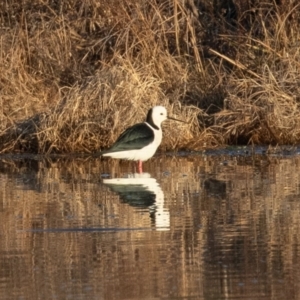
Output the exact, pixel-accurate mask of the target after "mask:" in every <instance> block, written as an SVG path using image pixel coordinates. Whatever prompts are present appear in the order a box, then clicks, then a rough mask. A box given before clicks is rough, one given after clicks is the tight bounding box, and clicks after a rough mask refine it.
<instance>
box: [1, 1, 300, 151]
mask: <svg viewBox="0 0 300 300" xmlns="http://www.w3.org/2000/svg"><path fill="white" fill-rule="evenodd" d="M0 6H1V7H0V22H1V28H0V30H1V48H0V68H1V73H0V90H1V98H0V99H1V106H0V108H1V110H0V120H1V123H0V152H25V151H26V152H35V153H68V152H94V151H97V150H98V149H100V148H104V147H107V146H109V145H110V144H111V143H112V142H113V140H114V139H115V138H116V137H117V135H118V134H119V133H120V132H121V131H122V130H123V129H124V128H125V127H127V126H129V125H131V124H133V123H135V122H140V121H142V120H143V119H144V117H145V113H146V111H147V110H148V109H149V108H150V107H151V106H153V105H157V104H162V105H165V106H166V107H167V109H168V111H169V113H170V114H172V115H176V116H177V117H179V118H182V119H186V120H187V121H188V122H189V123H188V124H186V125H184V124H177V123H176V124H172V125H170V123H166V124H165V127H166V128H165V129H166V134H165V138H164V143H163V145H162V148H164V149H175V148H185V149H199V148H203V147H218V146H221V145H226V144H236V143H239V144H247V143H253V144H257V143H259V144H266V143H268V144H269V143H271V144H297V143H299V140H300V133H299V132H300V125H299V109H298V102H299V101H298V100H299V96H298V95H299V91H298V89H299V75H298V74H299V50H298V49H299V45H298V43H299V40H300V39H299V32H300V30H299V29H300V21H299V20H300V18H299V14H300V4H298V3H297V1H293V0H285V1H284V0H282V1H281V2H280V3H279V2H278V1H277V3H275V2H274V1H271V0H268V1H264V2H260V1H254V2H249V1H246V0H243V1H233V0H232V1H229V0H228V1H223V2H220V3H219V2H216V1H204V0H203V1H192V0H189V1H180V0H172V1H171V0H165V1H159V0H156V1H154V0H151V1H142V0H141V1H133V0H125V1H124V0H122V1H121V0H114V1H101V2H99V1H96V0H87V1H79V0H71V1H68V2H53V1H50V0H46V1H41V0H35V1H29V0H27V1H26V0H24V1H22V2H20V1H17V0H12V1H9V2H5V3H1V4H0Z"/></svg>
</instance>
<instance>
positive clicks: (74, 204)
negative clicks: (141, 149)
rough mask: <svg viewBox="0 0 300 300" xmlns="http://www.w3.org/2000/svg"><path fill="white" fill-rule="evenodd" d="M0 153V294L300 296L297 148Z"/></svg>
mask: <svg viewBox="0 0 300 300" xmlns="http://www.w3.org/2000/svg"><path fill="white" fill-rule="evenodd" d="M144 171H145V172H146V173H143V174H142V175H138V174H134V169H133V165H132V163H131V162H122V163H120V162H119V161H112V160H104V161H101V160H99V159H89V158H87V159H83V158H68V159H66V158H61V157H56V158H51V159H50V158H48V159H42V158H39V157H27V158H25V157H14V159H11V157H9V156H6V157H5V156H3V157H1V158H0V218H1V222H0V299H109V300H112V299H121V300H122V299H126V300H129V299H139V300H140V299H147V300H154V299H164V300H165V299H205V300H207V299H272V300H274V299H280V300H281V299H299V298H300V280H299V278H300V247H299V246H300V197H299V195H300V156H299V155H298V153H294V154H293V155H289V154H284V155H283V154H282V153H281V154H277V155H272V156H267V155H265V154H264V153H263V151H262V152H260V151H259V149H258V151H257V153H256V154H255V155H250V153H249V152H248V151H240V150H239V151H238V150H235V151H232V152H226V151H224V152H222V151H219V152H211V153H207V154H194V155H181V156H180V155H177V156H171V155H170V156H162V155H161V156H159V155H158V156H157V157H155V158H153V159H152V160H150V161H149V162H147V163H145V164H144Z"/></svg>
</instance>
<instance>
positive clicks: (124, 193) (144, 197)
mask: <svg viewBox="0 0 300 300" xmlns="http://www.w3.org/2000/svg"><path fill="white" fill-rule="evenodd" d="M103 183H104V184H105V185H106V186H108V187H109V188H110V190H111V191H113V192H114V193H116V194H118V195H119V196H120V199H121V201H122V203H126V204H129V205H131V206H133V207H137V208H143V209H145V208H148V209H149V213H150V217H151V218H152V219H153V220H154V224H155V227H156V229H157V230H168V229H169V227H170V213H169V211H168V210H167V209H166V208H164V193H163V191H162V189H161V187H160V185H159V184H158V182H157V181H156V179H155V178H152V177H151V175H150V174H149V173H133V174H127V175H126V177H124V178H112V179H104V180H103Z"/></svg>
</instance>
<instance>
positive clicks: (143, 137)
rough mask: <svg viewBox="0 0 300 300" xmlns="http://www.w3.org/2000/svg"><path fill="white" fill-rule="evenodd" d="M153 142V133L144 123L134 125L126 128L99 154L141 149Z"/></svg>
mask: <svg viewBox="0 0 300 300" xmlns="http://www.w3.org/2000/svg"><path fill="white" fill-rule="evenodd" d="M153 141H154V132H153V131H152V130H151V128H150V127H149V126H148V125H146V124H145V123H139V124H135V125H133V126H131V127H129V128H127V129H126V130H125V131H124V132H123V133H122V134H121V135H120V136H119V137H118V139H117V140H116V142H115V143H114V144H113V145H112V146H111V147H110V148H109V149H108V150H105V151H103V152H101V154H105V153H110V152H118V151H126V150H133V149H142V148H143V147H145V146H147V145H148V144H150V143H152V142H153Z"/></svg>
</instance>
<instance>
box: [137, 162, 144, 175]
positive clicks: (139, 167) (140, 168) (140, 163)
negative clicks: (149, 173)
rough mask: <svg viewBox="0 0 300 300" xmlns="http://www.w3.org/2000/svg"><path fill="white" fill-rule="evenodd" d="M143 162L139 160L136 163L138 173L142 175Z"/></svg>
mask: <svg viewBox="0 0 300 300" xmlns="http://www.w3.org/2000/svg"><path fill="white" fill-rule="evenodd" d="M142 164H143V162H142V161H141V160H139V162H138V169H139V173H140V174H142V173H143V165H142Z"/></svg>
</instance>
